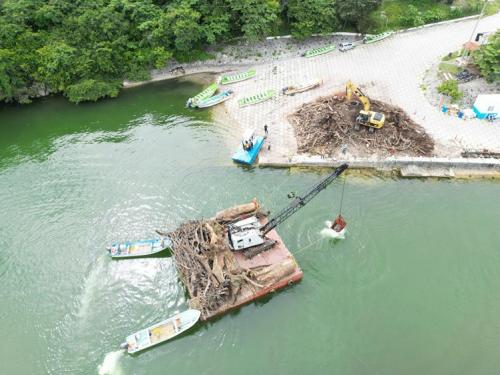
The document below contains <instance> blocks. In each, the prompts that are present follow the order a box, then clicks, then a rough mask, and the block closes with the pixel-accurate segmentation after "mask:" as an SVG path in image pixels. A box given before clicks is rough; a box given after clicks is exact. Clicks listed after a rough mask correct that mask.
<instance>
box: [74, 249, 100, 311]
mask: <svg viewBox="0 0 500 375" xmlns="http://www.w3.org/2000/svg"><path fill="white" fill-rule="evenodd" d="M104 262H105V256H101V257H100V258H98V259H97V262H96V264H93V265H92V269H91V270H90V273H89V275H88V276H87V278H86V279H85V281H84V283H83V291H82V294H81V296H80V309H79V310H78V312H77V316H78V317H79V318H80V319H83V320H85V319H86V318H87V316H88V314H89V311H90V303H91V302H92V300H93V298H94V293H95V290H96V288H97V286H98V284H99V282H100V281H101V274H102V271H103V268H104V265H105V263H104Z"/></svg>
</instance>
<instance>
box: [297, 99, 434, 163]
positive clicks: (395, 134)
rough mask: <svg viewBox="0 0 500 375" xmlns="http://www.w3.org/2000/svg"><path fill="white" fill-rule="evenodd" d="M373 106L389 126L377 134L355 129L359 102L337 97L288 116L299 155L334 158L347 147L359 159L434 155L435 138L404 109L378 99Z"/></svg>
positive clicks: (376, 132) (322, 100) (364, 129)
mask: <svg viewBox="0 0 500 375" xmlns="http://www.w3.org/2000/svg"><path fill="white" fill-rule="evenodd" d="M371 104H372V110H373V111H376V112H382V113H384V114H385V116H386V120H385V126H384V127H383V128H382V129H378V130H375V132H373V133H370V132H369V131H368V128H366V127H361V130H359V131H357V130H355V129H354V125H355V122H356V116H357V114H358V113H359V111H360V109H361V106H360V105H359V103H358V102H351V103H347V102H345V101H344V98H343V97H342V96H340V95H337V96H330V97H323V98H319V99H318V100H316V101H314V102H312V103H307V104H304V105H302V106H301V107H300V108H299V109H298V110H297V111H295V112H294V113H293V114H291V115H290V116H289V117H288V119H289V121H290V122H291V123H292V125H293V127H294V129H295V135H296V138H297V144H298V151H299V153H311V154H319V155H327V156H332V155H333V154H335V153H337V152H338V151H340V149H341V145H343V144H345V145H347V146H348V150H349V152H351V153H352V154H356V155H357V156H370V155H372V154H373V153H377V154H378V155H385V156H389V155H395V154H399V155H409V156H430V155H431V154H432V151H433V150H434V142H433V140H432V138H431V137H430V136H429V135H428V134H427V133H425V131H424V129H423V128H422V127H421V126H420V125H418V124H416V123H415V122H414V121H413V120H412V119H410V117H409V116H408V115H407V114H406V113H405V112H404V111H403V110H402V109H400V108H398V107H395V106H392V105H389V104H387V103H383V102H380V101H378V100H371Z"/></svg>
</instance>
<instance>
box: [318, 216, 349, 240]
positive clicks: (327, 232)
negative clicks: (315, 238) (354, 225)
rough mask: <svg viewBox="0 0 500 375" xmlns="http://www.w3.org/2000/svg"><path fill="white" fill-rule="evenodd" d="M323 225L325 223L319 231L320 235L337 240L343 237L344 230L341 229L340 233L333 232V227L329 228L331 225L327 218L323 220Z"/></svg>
mask: <svg viewBox="0 0 500 375" xmlns="http://www.w3.org/2000/svg"><path fill="white" fill-rule="evenodd" d="M325 225H326V228H323V229H322V230H321V232H320V233H321V236H322V237H324V238H332V239H339V240H341V239H342V240H343V239H345V231H342V232H340V233H338V232H335V231H334V230H333V229H331V227H332V222H331V221H329V220H327V221H325Z"/></svg>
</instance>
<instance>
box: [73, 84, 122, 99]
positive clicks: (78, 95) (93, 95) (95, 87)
mask: <svg viewBox="0 0 500 375" xmlns="http://www.w3.org/2000/svg"><path fill="white" fill-rule="evenodd" d="M119 87H120V83H119V82H105V81H96V80H94V79H86V80H83V81H80V82H78V83H75V84H73V85H70V86H68V87H67V88H66V90H65V95H66V96H67V97H68V99H69V101H70V102H73V103H79V102H83V101H94V102H95V101H96V100H97V99H100V98H104V97H106V96H109V97H111V98H115V97H116V96H118V92H119Z"/></svg>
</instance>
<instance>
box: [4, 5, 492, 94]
mask: <svg viewBox="0 0 500 375" xmlns="http://www.w3.org/2000/svg"><path fill="white" fill-rule="evenodd" d="M457 1H458V0H456V1H455V2H457ZM481 1H482V0H460V1H458V3H459V4H458V5H456V6H455V8H452V7H451V6H450V4H449V3H450V1H448V0H444V1H438V0H419V1H416V0H288V1H285V0H281V1H280V0H191V1H186V0H93V1H89V0H74V1H72V2H69V1H66V0H4V1H3V2H1V3H0V101H17V102H22V103H26V102H29V101H30V98H33V97H36V96H40V95H45V94H48V93H62V94H64V95H65V96H66V97H68V99H69V100H70V101H72V102H80V101H84V100H97V99H99V98H102V97H106V96H108V97H114V96H116V95H118V92H119V88H120V87H121V84H122V82H123V80H124V79H127V80H132V81H134V80H146V79H148V78H149V77H150V73H149V71H150V70H151V69H153V68H162V67H164V66H165V65H166V64H167V63H168V62H169V61H171V59H174V58H175V59H176V60H177V61H180V62H187V61H192V60H194V59H203V58H206V57H209V56H207V55H206V53H204V52H203V49H204V47H206V46H207V45H210V44H215V43H224V42H228V41H230V40H232V39H234V38H235V37H241V38H244V39H246V40H249V41H255V40H258V39H260V38H262V37H264V36H267V35H275V34H277V33H279V32H280V31H283V30H286V31H288V30H290V32H291V33H292V35H293V36H294V37H297V38H305V37H308V36H310V35H311V34H313V33H324V32H332V31H339V30H358V31H363V32H365V31H369V32H372V31H379V29H380V30H381V29H384V28H398V27H406V26H414V25H418V24H421V23H422V22H435V21H437V20H441V19H442V18H452V17H459V16H463V15H466V14H470V13H474V12H478V10H479V8H480V5H481V4H482V3H481ZM499 1H500V0H495V2H496V3H498V2H499ZM422 4H425V9H424V8H423V5H422ZM410 5H412V6H413V8H410V7H409V6H410ZM404 7H407V8H406V9H407V10H408V9H409V10H410V11H409V12H408V11H405V10H404V9H405V8H404ZM457 9H458V10H457ZM433 12H434V13H436V14H437V13H439V17H438V16H433V14H434V13H433ZM365 15H366V16H365ZM412 17H413V18H412Z"/></svg>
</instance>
